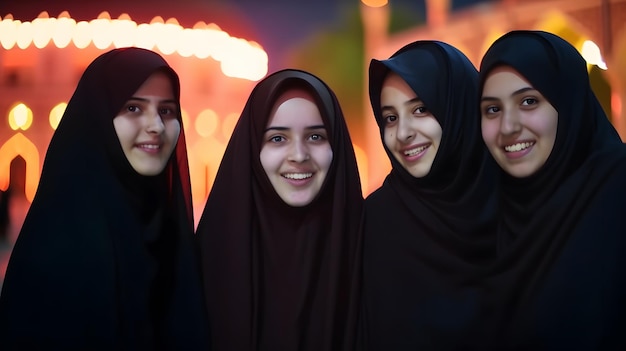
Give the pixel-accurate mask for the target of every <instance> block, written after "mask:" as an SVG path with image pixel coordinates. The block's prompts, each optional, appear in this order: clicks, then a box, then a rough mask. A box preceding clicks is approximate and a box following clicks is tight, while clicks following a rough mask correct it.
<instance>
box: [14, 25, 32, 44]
mask: <svg viewBox="0 0 626 351" xmlns="http://www.w3.org/2000/svg"><path fill="white" fill-rule="evenodd" d="M32 42H33V24H32V23H31V22H23V23H18V27H17V41H16V43H17V47H19V48H20V49H26V48H27V47H28V46H29V45H30V44H31V43H32Z"/></svg>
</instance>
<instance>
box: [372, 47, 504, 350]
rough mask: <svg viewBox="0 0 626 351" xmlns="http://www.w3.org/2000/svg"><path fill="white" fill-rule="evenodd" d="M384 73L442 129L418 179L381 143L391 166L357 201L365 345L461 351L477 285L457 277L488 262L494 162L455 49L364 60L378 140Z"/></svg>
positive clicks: (465, 64)
mask: <svg viewBox="0 0 626 351" xmlns="http://www.w3.org/2000/svg"><path fill="white" fill-rule="evenodd" d="M389 72H395V73H396V74H398V75H399V76H400V77H402V78H403V79H404V80H405V81H406V82H407V83H408V85H409V86H410V87H411V88H412V89H413V91H414V92H415V93H416V94H417V96H418V97H419V98H420V99H421V100H422V101H423V102H424V104H425V106H426V108H427V109H429V110H430V112H431V113H432V114H433V115H434V117H435V118H436V119H437V121H438V122H439V124H440V125H441V127H442V131H443V134H442V139H441V144H440V147H439V150H438V152H437V155H436V157H435V160H434V162H433V165H432V168H431V170H430V172H429V173H428V174H427V175H426V176H424V177H422V178H415V177H413V176H412V175H411V174H409V173H408V172H407V171H406V169H404V167H402V165H401V164H400V163H399V162H398V161H397V160H396V159H395V157H394V156H393V155H392V154H391V152H390V151H389V150H388V149H387V148H386V147H385V150H386V151H387V155H388V156H389V159H390V160H391V164H392V171H391V173H390V174H389V175H388V176H387V178H386V179H385V181H384V183H383V185H382V186H381V187H380V188H379V189H378V190H376V191H375V192H374V193H372V194H371V195H370V196H369V197H368V198H367V199H366V202H365V230H364V276H363V280H364V291H363V296H364V336H365V339H364V342H365V346H366V348H368V349H372V350H444V349H461V348H462V346H463V345H465V343H467V340H466V337H467V334H469V333H470V330H471V328H472V327H474V321H475V320H476V318H478V317H479V316H478V309H479V307H478V305H479V301H478V296H479V288H478V286H474V285H469V284H467V281H468V279H469V278H471V277H473V276H474V274H475V272H476V269H477V268H479V267H483V266H484V265H485V264H487V263H488V262H491V260H493V259H494V258H495V237H494V235H495V218H496V201H495V199H496V196H495V195H496V194H495V191H494V186H495V185H496V167H495V163H494V162H493V161H492V159H491V157H490V156H489V154H488V152H487V150H486V148H485V146H484V144H483V142H482V139H481V131H480V118H479V117H478V102H477V99H476V97H477V96H478V92H477V87H478V73H477V71H476V68H475V67H474V66H473V65H472V64H471V62H470V61H469V60H468V59H467V58H466V57H465V55H463V53H461V52H460V51H459V50H457V49H455V48H454V47H452V46H450V45H448V44H445V43H442V42H437V41H418V42H414V43H411V44H408V45H407V46H405V47H403V48H402V49H400V50H399V51H398V52H396V53H395V54H394V55H392V57H391V58H389V59H387V60H383V61H377V60H372V62H371V63H370V70H369V73H370V78H369V92H370V100H371V104H372V109H373V112H374V115H375V117H376V120H377V122H378V125H379V128H380V132H381V139H383V133H384V125H383V123H384V122H383V119H382V113H381V102H380V96H381V90H382V86H383V82H384V79H385V77H386V76H387V75H388V74H389ZM383 145H384V142H383Z"/></svg>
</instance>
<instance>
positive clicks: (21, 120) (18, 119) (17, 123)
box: [9, 103, 33, 130]
mask: <svg viewBox="0 0 626 351" xmlns="http://www.w3.org/2000/svg"><path fill="white" fill-rule="evenodd" d="M32 123H33V111H31V109H30V108H28V106H26V105H24V104H23V103H19V104H17V105H15V107H13V108H12V109H11V111H10V112H9V126H11V129H13V130H18V129H22V130H26V129H28V128H30V125H31V124H32Z"/></svg>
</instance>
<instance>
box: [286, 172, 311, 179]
mask: <svg viewBox="0 0 626 351" xmlns="http://www.w3.org/2000/svg"><path fill="white" fill-rule="evenodd" d="M282 176H283V177H285V178H287V179H295V180H302V179H307V178H311V177H312V176H313V173H285V174H283V175H282Z"/></svg>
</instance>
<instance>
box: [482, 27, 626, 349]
mask: <svg viewBox="0 0 626 351" xmlns="http://www.w3.org/2000/svg"><path fill="white" fill-rule="evenodd" d="M500 65H507V66H510V67H512V68H513V69H515V70H516V71H517V72H519V73H520V74H521V75H522V76H523V77H524V78H525V79H526V80H527V81H528V82H529V83H530V84H531V85H532V86H533V87H534V88H535V89H537V90H538V91H539V92H541V94H542V95H543V96H544V97H545V98H546V99H547V100H548V101H549V102H550V104H551V105H552V106H553V107H554V108H555V109H556V111H557V112H558V126H557V132H556V141H555V144H554V147H553V149H552V152H551V154H550V156H549V157H548V159H547V161H546V163H545V164H544V165H543V166H542V167H541V168H540V169H539V170H538V171H537V172H536V173H534V174H532V175H530V176H528V177H524V178H514V177H512V176H510V175H508V174H506V173H505V172H502V189H501V194H502V195H501V198H502V200H501V201H502V217H501V221H500V226H499V230H498V260H497V262H496V263H495V264H494V265H493V266H492V267H491V268H490V269H489V271H488V272H489V273H488V274H489V278H488V279H487V280H485V278H484V276H483V277H480V278H479V279H483V281H486V282H487V284H486V288H487V289H488V290H489V291H490V293H491V295H490V296H489V298H488V299H487V302H486V304H485V308H486V309H487V310H490V311H493V312H494V315H493V319H491V320H490V321H491V322H492V323H493V325H494V326H495V327H494V329H493V330H492V332H491V334H492V335H493V336H496V339H497V342H498V345H497V348H498V349H520V350H522V349H523V350H557V349H559V350H567V349H570V350H624V349H626V337H625V335H626V334H624V331H625V330H626V216H624V204H625V203H626V183H624V180H625V179H626V147H624V145H623V143H622V141H621V140H620V138H619V136H618V134H617V133H616V131H615V129H614V128H613V126H612V125H611V124H610V122H609V120H608V119H607V116H606V114H605V113H604V111H603V110H602V108H601V106H600V104H599V103H598V100H597V98H596V97H595V95H594V93H593V91H592V90H591V87H590V84H589V78H588V73H587V64H586V62H585V60H584V59H583V58H582V57H581V55H580V54H579V53H578V51H577V50H576V49H575V48H574V47H573V46H572V45H570V44H569V43H567V42H566V41H565V40H563V39H561V38H559V37H558V36H556V35H553V34H550V33H546V32H539V31H513V32H511V33H508V34H505V35H504V36H502V37H501V38H500V39H498V40H497V41H496V42H495V43H494V44H493V45H492V46H491V47H490V48H489V50H488V51H487V53H486V54H485V57H484V58H483V60H482V63H481V68H480V83H481V87H482V85H483V84H484V82H485V80H486V79H487V76H488V74H489V72H490V71H491V70H492V69H493V68H495V67H498V66H500Z"/></svg>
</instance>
